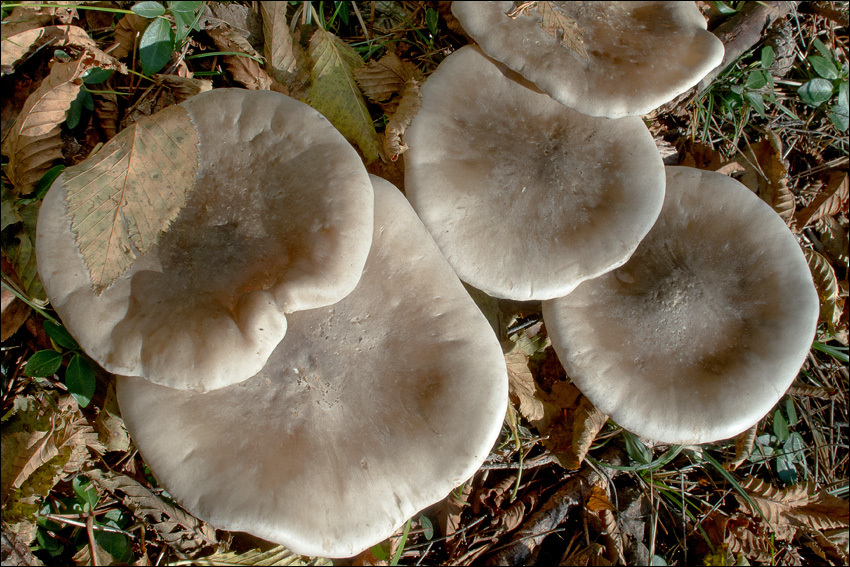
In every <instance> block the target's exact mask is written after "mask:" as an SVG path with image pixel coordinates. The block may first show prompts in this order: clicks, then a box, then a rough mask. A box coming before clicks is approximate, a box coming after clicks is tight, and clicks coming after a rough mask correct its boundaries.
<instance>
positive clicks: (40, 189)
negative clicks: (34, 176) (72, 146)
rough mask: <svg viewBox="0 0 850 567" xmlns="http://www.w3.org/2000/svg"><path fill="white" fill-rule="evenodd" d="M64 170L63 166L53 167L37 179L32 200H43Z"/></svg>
mask: <svg viewBox="0 0 850 567" xmlns="http://www.w3.org/2000/svg"><path fill="white" fill-rule="evenodd" d="M64 170H65V166H64V165H54V166H53V167H51V168H50V169H48V170H47V172H46V173H45V174H44V175H42V176H41V179H39V180H38V182H37V183H36V184H35V188H34V189H33V192H34V193H35V195H34V196H33V199H34V200H36V201H40V200H41V199H44V196H45V195H46V194H47V192H48V191H49V190H50V186H51V185H53V182H54V181H56V178H57V177H59V174H60V173H62V172H63V171H64ZM4 228H5V227H4Z"/></svg>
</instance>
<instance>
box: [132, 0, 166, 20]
mask: <svg viewBox="0 0 850 567" xmlns="http://www.w3.org/2000/svg"><path fill="white" fill-rule="evenodd" d="M130 9H131V10H133V12H135V13H136V14H138V15H139V16H141V17H143V18H156V17H158V16H164V15H165V6H163V5H162V4H160V3H159V2H139V3H138V4H136V5H135V6H133V7H132V8H130Z"/></svg>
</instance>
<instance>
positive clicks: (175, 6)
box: [168, 2, 204, 15]
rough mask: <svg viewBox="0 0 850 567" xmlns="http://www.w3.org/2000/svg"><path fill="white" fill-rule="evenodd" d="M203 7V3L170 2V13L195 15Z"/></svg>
mask: <svg viewBox="0 0 850 567" xmlns="http://www.w3.org/2000/svg"><path fill="white" fill-rule="evenodd" d="M203 5H204V3H203V2H169V3H168V11H169V12H171V13H172V14H177V13H184V14H186V13H189V14H193V15H194V14H195V12H197V11H198V10H200V9H201V7H202V6H203Z"/></svg>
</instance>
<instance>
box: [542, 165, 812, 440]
mask: <svg viewBox="0 0 850 567" xmlns="http://www.w3.org/2000/svg"><path fill="white" fill-rule="evenodd" d="M818 304H819V302H818V295H817V292H816V291H815V287H814V284H813V283H812V277H811V273H810V271H809V268H808V265H807V263H806V260H805V257H804V255H803V252H802V250H801V249H800V246H799V245H798V244H797V241H796V239H795V238H794V236H793V234H792V233H791V231H790V230H788V228H787V227H786V226H785V223H784V222H783V221H782V219H781V218H780V217H779V215H777V214H776V213H775V212H774V211H773V209H771V208H770V206H768V205H767V204H765V203H764V202H763V201H761V200H760V199H759V198H758V197H757V196H756V195H755V194H753V193H752V192H750V190H749V189H747V188H746V187H745V186H744V185H742V184H740V183H738V182H737V181H735V180H734V179H732V178H730V177H727V176H725V175H722V174H719V173H714V172H709V171H701V170H698V169H692V168H687V167H668V168H667V195H666V197H665V200H664V208H663V210H662V211H661V215H660V216H659V218H658V222H657V223H656V225H655V226H654V227H653V228H652V230H651V231H650V232H649V234H648V235H647V237H646V239H644V241H643V242H642V243H641V244H640V246H639V247H638V249H637V251H636V252H635V253H634V255H633V256H632V257H631V259H630V260H629V261H628V262H627V263H626V264H625V265H623V266H622V267H620V268H618V269H616V270H614V271H613V272H610V273H608V274H605V275H604V276H601V277H599V278H596V279H593V280H590V281H587V282H584V283H582V284H581V285H580V286H578V288H576V290H575V291H574V292H573V293H571V294H570V295H568V296H566V297H564V298H561V299H555V300H552V301H544V302H543V319H544V321H545V322H546V328H547V330H548V331H549V335H550V337H551V338H552V344H553V346H554V348H555V351H556V352H557V353H558V357H559V358H560V360H561V362H562V363H563V364H564V367H565V368H566V370H567V374H568V375H569V377H570V378H571V379H572V380H573V382H575V384H576V385H577V386H578V388H579V389H580V390H581V391H582V393H584V394H585V395H586V396H587V397H588V399H589V400H590V401H591V402H593V404H594V405H595V406H596V407H597V408H599V409H600V410H601V411H603V412H604V413H606V414H608V415H610V416H611V419H613V420H614V421H615V422H617V423H618V424H619V425H621V426H622V427H624V428H626V429H628V430H630V431H632V432H634V433H637V434H639V435H642V436H644V437H647V438H649V439H653V440H656V441H661V442H667V443H680V444H690V443H705V442H710V441H716V440H719V439H726V438H729V437H732V436H734V435H737V434H739V433H741V432H742V431H745V430H746V429H748V428H749V427H751V426H752V425H753V424H755V423H756V422H758V420H759V419H761V418H762V417H763V416H764V415H765V414H766V413H767V412H768V411H770V409H771V408H772V407H773V405H774V404H775V403H776V402H777V401H778V400H779V399H780V398H781V397H782V395H783V394H784V393H785V390H786V389H787V388H788V387H789V386H790V385H791V382H792V381H793V380H794V378H795V377H796V375H797V372H798V371H799V370H800V367H801V366H802V364H803V362H804V360H805V358H806V355H807V353H808V351H809V349H810V347H811V344H812V340H813V338H814V334H815V328H816V325H817V318H818Z"/></svg>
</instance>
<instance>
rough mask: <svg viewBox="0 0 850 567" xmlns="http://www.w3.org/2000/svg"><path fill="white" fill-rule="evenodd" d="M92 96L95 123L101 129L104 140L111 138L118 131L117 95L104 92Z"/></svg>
mask: <svg viewBox="0 0 850 567" xmlns="http://www.w3.org/2000/svg"><path fill="white" fill-rule="evenodd" d="M93 98H94V115H95V116H96V117H97V125H98V126H99V127H100V129H101V131H103V135H104V137H105V138H106V140H111V139H112V138H114V137H115V135H116V134H117V133H118V95H116V94H114V93H104V94H99V95H96V96H94V97H93Z"/></svg>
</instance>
